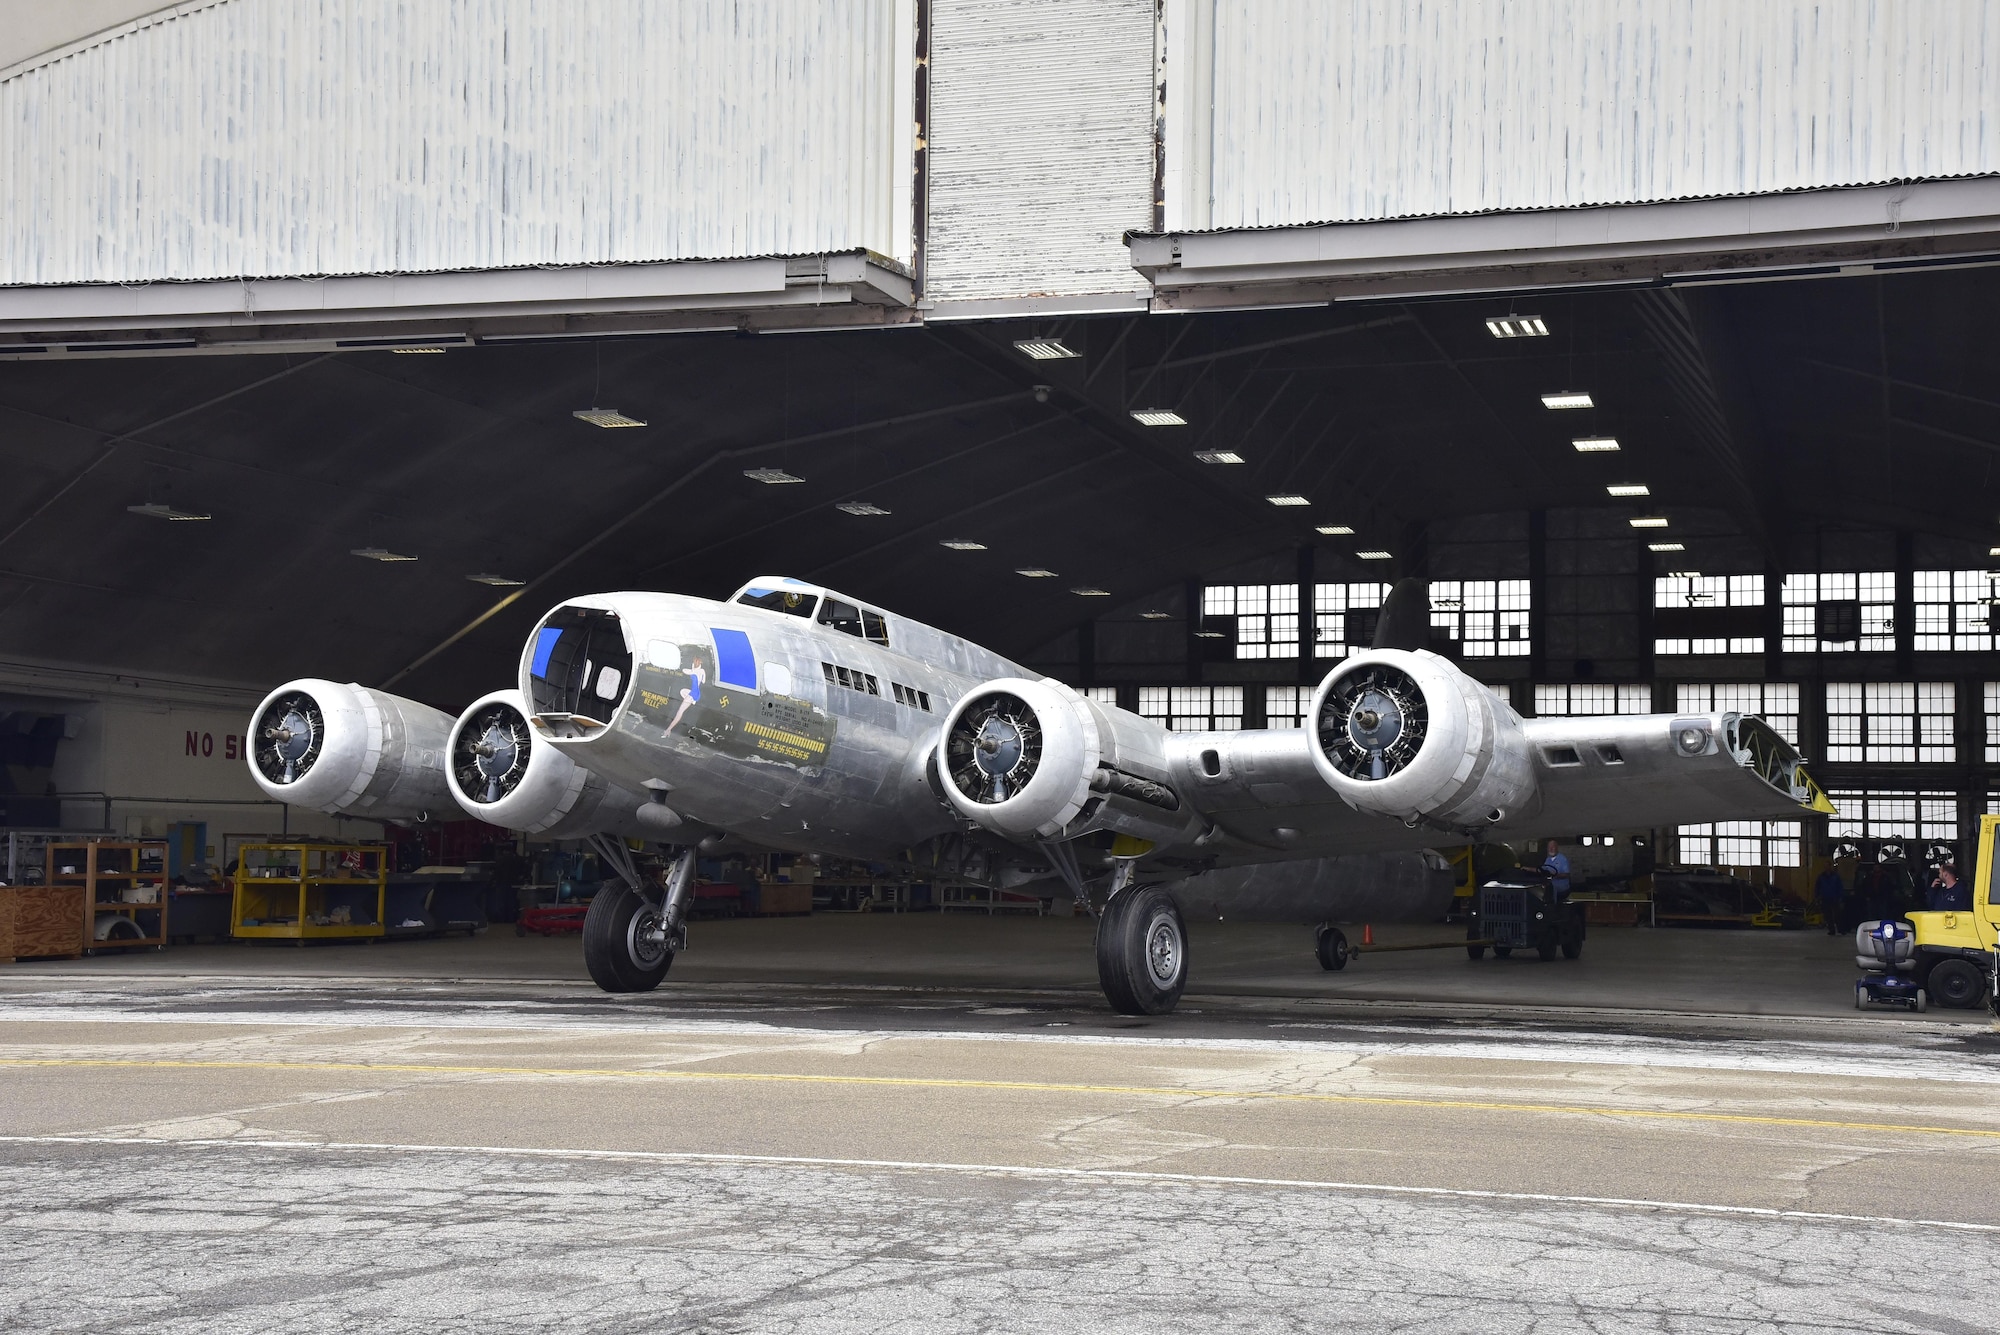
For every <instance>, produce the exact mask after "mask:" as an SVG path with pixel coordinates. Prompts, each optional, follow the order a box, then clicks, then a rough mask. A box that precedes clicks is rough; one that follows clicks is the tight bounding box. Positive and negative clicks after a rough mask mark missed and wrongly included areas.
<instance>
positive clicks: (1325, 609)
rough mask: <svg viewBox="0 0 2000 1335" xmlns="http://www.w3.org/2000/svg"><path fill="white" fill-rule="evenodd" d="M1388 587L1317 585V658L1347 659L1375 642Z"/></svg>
mask: <svg viewBox="0 0 2000 1335" xmlns="http://www.w3.org/2000/svg"><path fill="white" fill-rule="evenodd" d="M1388 596H1389V586H1388V585H1387V584H1315V585H1313V657H1315V658H1345V657H1347V656H1348V655H1349V654H1352V653H1359V652H1360V651H1361V650H1363V649H1366V648H1367V647H1368V646H1369V645H1371V644H1373V643H1374V642H1375V623H1376V621H1377V620H1379V619H1380V618H1381V615H1382V600H1383V599H1384V598H1386V597H1388Z"/></svg>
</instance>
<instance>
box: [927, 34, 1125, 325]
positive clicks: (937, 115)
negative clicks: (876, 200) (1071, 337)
mask: <svg viewBox="0 0 2000 1335" xmlns="http://www.w3.org/2000/svg"><path fill="white" fill-rule="evenodd" d="M1153 27H1154V14H1153V5H1152V0H932V6H931V118H930V141H929V142H930V214H929V225H928V232H927V246H926V253H925V282H924V287H925V293H926V295H927V296H929V297H930V298H932V299H934V300H937V301H944V302H950V301H964V300H976V299H984V300H993V299H1007V298H1032V297H1049V296H1055V297H1066V296H1078V295H1084V294H1094V293H1140V292H1144V291H1145V290H1146V284H1145V282H1144V280H1142V279H1140V278H1139V276H1138V275H1137V274H1135V273H1134V272H1133V271H1132V262H1131V257H1130V256H1129V255H1128V254H1127V253H1126V250H1125V245H1124V241H1123V237H1124V233H1125V230H1126V229H1127V228H1132V227H1147V226H1150V225H1151V222H1152V191H1153V184H1152V181H1153Z"/></svg>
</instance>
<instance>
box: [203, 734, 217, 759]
mask: <svg viewBox="0 0 2000 1335" xmlns="http://www.w3.org/2000/svg"><path fill="white" fill-rule="evenodd" d="M201 753H202V754H203V755H205V756H212V755H214V754H215V734H214V733H212V732H205V733H203V734H202V735H201Z"/></svg>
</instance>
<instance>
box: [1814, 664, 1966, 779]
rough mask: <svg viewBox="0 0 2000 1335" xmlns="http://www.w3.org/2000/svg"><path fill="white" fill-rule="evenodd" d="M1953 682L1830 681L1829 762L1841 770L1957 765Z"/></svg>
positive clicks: (1827, 726)
mask: <svg viewBox="0 0 2000 1335" xmlns="http://www.w3.org/2000/svg"><path fill="white" fill-rule="evenodd" d="M1957 695H1958V692H1957V689H1956V688H1955V687H1954V686H1953V684H1952V683H1951V682H1948V681H1867V682H1862V681H1830V682H1828V683H1827V684H1826V758H1827V759H1828V760H1830V761H1833V762H1834V763H1836V764H1841V763H1852V762H1857V761H1858V762H1861V763H1864V764H1871V765H1899V764H1909V763H1911V762H1916V763H1919V764H1950V763H1951V762H1953V761H1955V760H1957V759H1958V745H1957V742H1956V740H1955V735H1954V734H1955V729H1954V728H1953V727H1952V714H1953V710H1954V707H1955V706H1956V704H1957Z"/></svg>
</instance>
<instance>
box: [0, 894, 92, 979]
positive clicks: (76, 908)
mask: <svg viewBox="0 0 2000 1335" xmlns="http://www.w3.org/2000/svg"><path fill="white" fill-rule="evenodd" d="M85 921H86V915H85V913H84V888H83V887H82V886H80V885H17V886H10V887H8V888H6V889H0V960H15V959H40V958H44V957H47V956H51V955H53V956H59V957H61V958H64V959H75V958H76V957H77V956H79V955H81V954H83V951H84V923H85Z"/></svg>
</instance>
